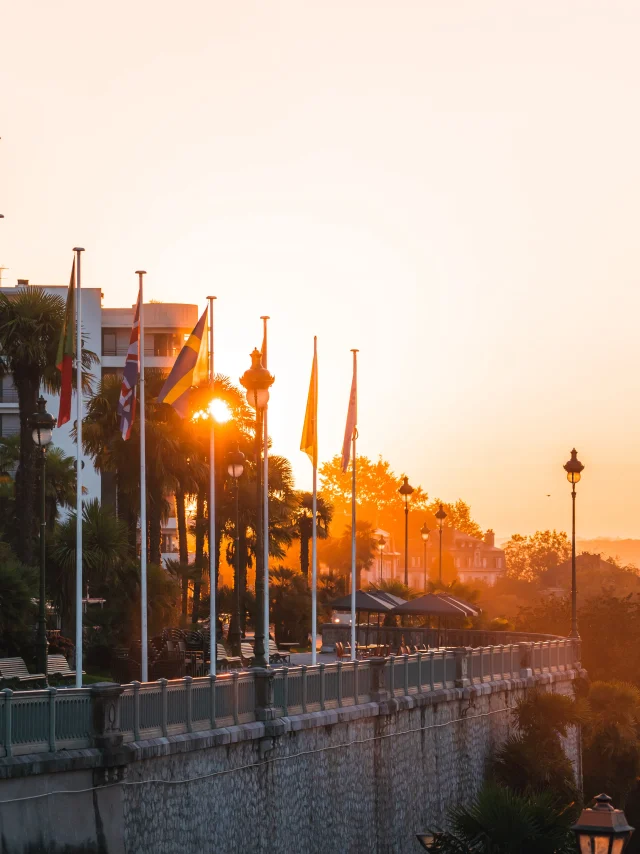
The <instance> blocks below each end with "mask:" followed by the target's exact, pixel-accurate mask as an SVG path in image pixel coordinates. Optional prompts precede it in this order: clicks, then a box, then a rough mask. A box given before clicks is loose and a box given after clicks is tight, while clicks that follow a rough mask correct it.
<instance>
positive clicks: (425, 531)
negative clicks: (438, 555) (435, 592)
mask: <svg viewBox="0 0 640 854" xmlns="http://www.w3.org/2000/svg"><path fill="white" fill-rule="evenodd" d="M430 533H431V531H430V529H429V527H428V525H427V523H426V522H425V523H424V524H423V526H422V528H420V536H421V537H422V543H423V546H424V555H423V563H424V566H423V569H424V592H425V593H426V592H427V575H428V573H427V543H428V542H429V534H430Z"/></svg>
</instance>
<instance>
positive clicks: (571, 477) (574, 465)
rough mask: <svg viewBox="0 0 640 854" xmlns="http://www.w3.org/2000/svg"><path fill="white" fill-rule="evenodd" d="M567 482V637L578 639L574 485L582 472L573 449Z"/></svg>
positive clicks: (569, 461) (567, 465)
mask: <svg viewBox="0 0 640 854" xmlns="http://www.w3.org/2000/svg"><path fill="white" fill-rule="evenodd" d="M563 468H564V470H565V471H566V473H567V480H568V481H569V483H570V484H571V634H570V635H569V637H572V638H576V639H578V638H579V637H580V635H579V633H578V584H577V576H576V483H578V482H579V481H580V478H581V476H582V472H583V470H584V466H583V464H582V463H581V462H580V460H579V459H578V452H577V451H576V449H575V448H574V449H573V450H572V451H571V457H570V459H569V460H568V461H567V462H566V463H565V464H564V466H563Z"/></svg>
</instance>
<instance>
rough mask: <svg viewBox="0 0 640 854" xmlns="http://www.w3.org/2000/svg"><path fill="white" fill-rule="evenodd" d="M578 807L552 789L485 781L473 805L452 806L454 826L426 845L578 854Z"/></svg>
mask: <svg viewBox="0 0 640 854" xmlns="http://www.w3.org/2000/svg"><path fill="white" fill-rule="evenodd" d="M576 812H577V811H576V809H575V806H574V805H573V804H572V805H570V806H565V805H563V804H558V803H557V802H556V801H554V798H553V796H552V795H551V794H550V793H548V792H542V793H537V794H530V795H522V794H520V793H518V792H514V791H512V790H510V789H508V788H504V787H502V786H495V785H491V784H485V785H484V786H483V788H482V789H481V790H480V792H479V793H478V794H477V795H476V797H475V798H474V799H473V801H472V802H471V804H470V805H469V806H464V805H459V806H455V807H452V808H450V809H449V810H448V824H449V826H450V830H449V831H442V830H435V831H432V833H433V841H432V842H431V843H430V844H429V845H428V846H427V847H428V850H429V851H431V852H432V854H575V851H576V846H575V838H574V835H573V832H572V831H571V825H572V823H573V822H574V821H575V819H576V817H577V815H576Z"/></svg>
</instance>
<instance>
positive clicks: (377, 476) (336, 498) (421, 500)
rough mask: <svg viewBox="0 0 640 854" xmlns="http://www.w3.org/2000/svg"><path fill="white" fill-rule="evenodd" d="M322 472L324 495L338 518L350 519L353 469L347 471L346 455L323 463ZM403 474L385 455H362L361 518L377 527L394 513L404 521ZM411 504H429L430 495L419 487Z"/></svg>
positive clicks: (359, 467) (421, 506) (359, 482)
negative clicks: (401, 495) (374, 459)
mask: <svg viewBox="0 0 640 854" xmlns="http://www.w3.org/2000/svg"><path fill="white" fill-rule="evenodd" d="M319 474H320V482H321V491H322V495H323V497H324V498H325V499H326V500H327V501H328V502H329V503H331V504H332V505H333V507H334V512H335V515H336V517H337V516H342V517H343V518H345V520H346V518H348V516H349V514H350V512H351V478H352V475H351V468H349V470H348V471H346V472H343V471H342V458H341V457H340V456H339V455H337V456H335V457H334V458H333V459H332V460H329V461H328V462H326V463H323V464H322V465H321V466H320V469H319ZM403 477H404V475H400V476H397V475H396V474H394V472H393V471H391V467H390V465H389V463H388V462H387V460H383V459H382V457H378V459H377V460H376V461H372V460H370V459H369V458H368V457H363V456H359V457H358V464H357V469H356V479H357V492H356V499H357V502H358V508H359V509H358V515H359V518H361V519H363V520H366V521H368V522H370V523H371V524H372V525H374V526H375V527H379V526H380V525H381V524H382V520H383V518H388V517H390V516H391V517H393V518H395V519H396V520H397V522H398V523H400V522H401V521H402V518H403V513H404V511H403V502H402V499H401V497H400V496H399V495H398V489H399V487H400V485H401V484H402V478H403ZM411 507H412V508H413V509H416V510H420V509H426V507H427V494H426V493H425V492H424V490H423V489H422V488H421V487H419V486H418V487H416V488H415V491H414V493H413V495H412V496H411Z"/></svg>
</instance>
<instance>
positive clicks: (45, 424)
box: [29, 396, 82, 681]
mask: <svg viewBox="0 0 640 854" xmlns="http://www.w3.org/2000/svg"><path fill="white" fill-rule="evenodd" d="M55 424H56V419H55V418H53V417H52V416H51V415H49V413H48V412H47V409H46V401H45V399H44V397H42V396H40V397H39V398H38V409H37V411H36V412H34V413H33V415H32V416H31V417H30V419H29V426H30V427H31V436H32V438H33V441H34V443H35V445H36V446H37V447H38V448H39V449H40V457H39V464H40V488H41V491H40V499H41V505H40V604H39V606H38V629H37V632H36V669H37V671H38V673H44V676H45V681H46V678H47V615H46V610H45V608H46V601H45V599H46V591H45V561H46V552H45V548H46V541H45V530H46V524H47V513H46V504H47V499H46V491H45V464H46V457H47V445H48V444H49V443H50V442H51V440H52V438H53V428H54V427H55ZM76 524H78V525H81V524H82V520H79V521H77V522H76Z"/></svg>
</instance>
